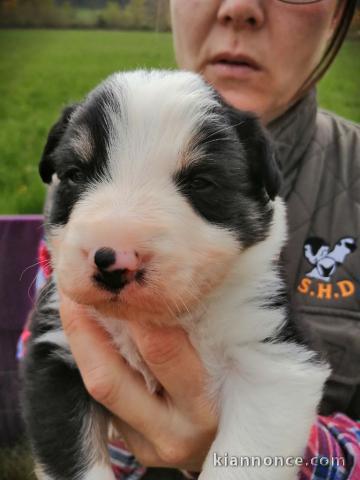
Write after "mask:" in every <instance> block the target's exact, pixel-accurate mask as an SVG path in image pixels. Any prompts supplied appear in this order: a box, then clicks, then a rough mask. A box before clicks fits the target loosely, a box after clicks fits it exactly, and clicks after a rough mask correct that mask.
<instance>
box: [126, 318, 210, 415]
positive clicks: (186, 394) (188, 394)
mask: <svg viewBox="0 0 360 480" xmlns="http://www.w3.org/2000/svg"><path fill="white" fill-rule="evenodd" d="M129 328H130V329H131V332H132V335H133V338H134V340H135V343H136V345H137V347H138V349H139V351H140V353H141V355H142V356H143V358H144V360H145V362H146V364H147V365H148V367H149V368H150V370H151V371H152V373H153V374H154V376H155V377H156V378H157V379H158V381H159V382H160V383H161V385H162V386H163V387H164V389H165V390H166V392H168V394H169V395H170V397H171V398H172V400H173V401H174V403H175V404H176V405H177V406H178V407H181V408H184V409H190V411H193V410H194V402H195V401H196V400H197V399H198V400H200V399H203V398H204V393H205V383H206V379H207V372H206V370H205V368H204V366H203V364H202V362H201V360H200V358H199V356H198V354H197V352H196V351H195V349H194V347H193V346H192V345H191V343H190V341H189V339H188V336H187V334H186V333H185V332H184V330H183V329H181V328H174V327H173V328H164V327H148V326H144V325H142V324H140V323H135V322H134V323H130V322H129Z"/></svg>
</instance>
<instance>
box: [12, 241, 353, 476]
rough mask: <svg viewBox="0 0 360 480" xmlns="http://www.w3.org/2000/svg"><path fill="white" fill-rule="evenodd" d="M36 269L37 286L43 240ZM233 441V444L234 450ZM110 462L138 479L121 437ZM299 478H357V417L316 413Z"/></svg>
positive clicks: (44, 273)
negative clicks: (37, 270) (37, 269)
mask: <svg viewBox="0 0 360 480" xmlns="http://www.w3.org/2000/svg"><path fill="white" fill-rule="evenodd" d="M39 261H40V271H39V275H38V280H39V281H38V282H37V287H38V288H40V286H41V285H40V284H41V283H42V282H41V280H40V279H46V278H47V277H48V276H49V275H50V274H51V267H50V256H49V252H48V250H47V248H46V245H45V243H42V244H41V245H40V248H39ZM29 335H30V333H29V330H28V328H27V326H25V328H24V332H23V334H22V336H21V337H20V340H19V344H18V358H21V357H22V356H23V355H24V352H25V351H26V342H27V341H28V339H29ZM235 450H236V445H234V451H235ZM109 453H110V458H111V464H112V468H113V471H114V474H115V476H116V480H139V479H141V478H143V477H144V475H145V474H146V468H144V467H143V466H142V465H140V463H139V462H138V461H137V460H136V458H135V457H134V455H132V453H131V452H129V451H128V450H127V448H126V446H125V444H124V443H122V442H121V441H116V442H111V443H109ZM197 477H198V475H197V474H192V473H185V472H184V479H196V478H197ZM299 480H360V421H358V422H356V421H354V420H351V419H350V418H348V417H347V416H346V415H344V414H341V413H337V414H334V415H331V416H329V417H324V416H320V415H319V416H318V418H317V421H316V423H315V424H314V425H313V427H312V429H311V433H310V437H309V442H308V445H307V448H306V452H305V456H304V461H303V464H302V466H301V469H300V473H299Z"/></svg>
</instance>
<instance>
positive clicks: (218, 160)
mask: <svg viewBox="0 0 360 480" xmlns="http://www.w3.org/2000/svg"><path fill="white" fill-rule="evenodd" d="M223 116H224V127H223V128H219V126H218V125H217V124H214V123H212V122H207V123H205V124H204V125H203V126H202V127H201V129H200V131H199V132H198V134H197V137H196V138H197V139H198V140H197V141H195V142H194V145H193V146H192V150H193V155H194V156H196V158H197V157H198V156H199V152H201V153H200V159H199V160H196V161H194V162H193V163H191V162H190V164H189V165H188V166H187V167H186V168H184V169H183V170H181V171H180V172H178V173H177V174H176V175H175V177H174V181H175V183H176V185H177V186H178V188H179V190H180V191H181V192H182V193H183V194H184V195H185V196H186V198H187V199H188V200H189V202H190V203H191V205H192V206H193V208H194V210H195V211H196V212H198V213H199V214H200V215H201V216H203V217H204V218H205V219H206V220H207V221H209V222H212V223H214V224H217V225H221V226H224V227H227V228H229V229H231V230H233V231H234V232H235V233H236V234H237V237H238V238H239V240H240V241H241V242H242V244H243V245H244V246H250V245H252V244H254V243H256V242H258V241H260V240H263V239H265V238H266V235H267V232H268V229H269V226H270V222H271V219H272V208H271V205H270V203H269V196H270V194H269V192H268V191H267V190H268V189H267V188H266V187H264V175H265V174H264V172H262V171H261V168H260V165H262V164H264V165H265V164H267V162H269V161H272V160H269V159H268V158H267V154H268V150H267V148H268V147H264V145H266V144H267V139H266V138H265V136H264V134H263V133H262V130H261V129H260V127H259V126H258V124H257V122H256V121H255V120H254V118H253V116H247V115H246V114H240V113H239V114H238V117H237V121H238V123H239V122H241V123H243V124H244V125H247V127H246V129H245V127H242V128H243V129H244V133H242V131H240V130H239V129H240V127H239V125H236V126H233V125H235V124H234V123H232V122H233V119H232V120H231V119H230V118H229V116H228V114H227V110H224V111H223ZM239 134H240V138H239ZM250 135H252V136H253V137H254V138H252V140H251V142H252V143H256V142H258V143H259V145H258V146H257V148H255V147H254V146H252V148H251V150H250V149H248V148H247V142H248V141H249V138H250ZM243 136H244V138H242V137H243ZM250 152H251V153H250ZM256 152H257V153H256ZM190 155H191V154H190ZM263 157H264V158H263ZM264 168H265V167H264ZM273 169H274V170H275V173H274V174H273V175H274V177H276V175H277V174H278V173H277V170H278V169H277V166H276V165H271V166H270V167H269V168H268V170H269V171H270V172H271V171H272V170H273ZM266 175H270V174H266ZM270 183H271V181H269V184H270ZM269 188H270V187H269ZM275 188H277V187H275V186H273V188H272V189H271V195H273V194H274V191H275V190H274V189H275Z"/></svg>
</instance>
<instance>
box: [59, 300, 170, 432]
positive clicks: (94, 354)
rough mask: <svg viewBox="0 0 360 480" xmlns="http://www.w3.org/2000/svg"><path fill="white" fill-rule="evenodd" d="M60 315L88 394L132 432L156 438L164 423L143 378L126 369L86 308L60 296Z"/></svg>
mask: <svg viewBox="0 0 360 480" xmlns="http://www.w3.org/2000/svg"><path fill="white" fill-rule="evenodd" d="M60 315H61V319H62V323H63V327H64V330H65V333H66V336H67V338H68V340H69V343H70V347H71V351H72V353H73V355H74V358H75V360H76V363H77V365H78V367H79V369H80V372H81V375H82V378H83V381H84V384H85V386H86V388H87V390H88V391H89V393H90V395H92V396H93V397H94V398H95V399H96V400H97V401H98V402H100V403H101V404H103V405H104V406H105V407H106V408H108V409H109V410H110V411H111V412H113V413H114V414H115V415H117V416H119V417H121V418H122V419H124V420H125V421H126V422H127V423H128V424H129V425H131V426H132V427H133V428H134V429H135V430H138V431H139V432H141V433H143V434H144V435H145V436H149V435H156V434H157V431H158V429H159V428H160V427H161V426H162V425H166V422H167V418H165V415H166V413H167V409H166V408H164V405H163V402H162V401H161V399H159V398H158V397H157V396H155V395H151V394H150V393H149V392H148V390H147V388H146V386H145V383H144V380H143V377H142V376H141V375H140V374H139V373H138V372H135V371H134V370H132V369H131V368H130V367H129V366H128V364H127V363H126V362H125V361H124V359H123V358H122V357H121V355H120V354H119V352H118V351H117V349H116V347H115V346H114V345H113V344H112V343H111V339H110V338H109V336H108V335H107V333H106V332H105V331H104V329H103V328H101V326H100V325H99V324H98V323H97V321H96V320H95V319H94V317H93V316H92V315H91V312H89V309H88V308H87V307H85V306H83V305H78V304H76V303H74V302H72V301H71V300H70V299H68V298H64V297H63V299H62V301H61V306H60Z"/></svg>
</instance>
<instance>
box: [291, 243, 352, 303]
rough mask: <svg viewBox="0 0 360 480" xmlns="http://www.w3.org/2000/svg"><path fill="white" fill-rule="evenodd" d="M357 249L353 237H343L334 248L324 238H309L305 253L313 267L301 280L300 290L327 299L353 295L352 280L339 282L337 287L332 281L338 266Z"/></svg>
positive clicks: (305, 245)
mask: <svg viewBox="0 0 360 480" xmlns="http://www.w3.org/2000/svg"><path fill="white" fill-rule="evenodd" d="M355 250H356V242H355V239H354V238H352V237H344V238H341V239H340V240H339V241H338V242H337V243H336V244H335V246H334V247H333V248H331V247H330V245H329V244H328V243H327V242H325V241H324V240H323V239H322V238H319V237H310V238H308V239H307V240H306V242H305V244H304V255H305V258H306V259H307V260H308V262H309V263H310V264H311V265H312V268H311V269H310V270H309V271H308V272H307V273H306V274H305V275H306V277H305V278H303V279H302V280H301V282H300V284H299V286H298V292H300V293H302V294H304V295H306V294H307V295H310V296H312V297H314V296H316V297H317V298H326V299H331V298H335V299H337V298H339V297H348V296H350V295H353V294H354V292H355V285H354V283H353V282H351V281H350V280H342V281H340V282H337V283H336V287H335V285H332V284H331V283H330V281H331V277H332V276H333V275H334V273H335V272H336V270H337V268H338V267H339V266H341V265H342V264H343V263H344V262H345V259H346V257H347V256H348V255H350V254H351V253H352V252H354V251H355ZM311 279H314V280H318V282H312V280H311ZM323 282H324V283H323ZM313 283H315V285H313Z"/></svg>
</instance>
